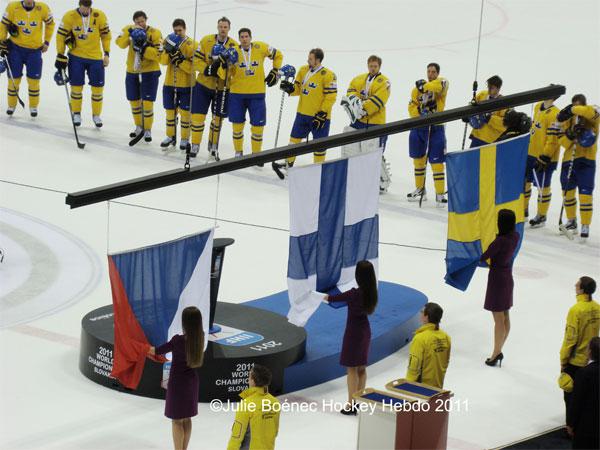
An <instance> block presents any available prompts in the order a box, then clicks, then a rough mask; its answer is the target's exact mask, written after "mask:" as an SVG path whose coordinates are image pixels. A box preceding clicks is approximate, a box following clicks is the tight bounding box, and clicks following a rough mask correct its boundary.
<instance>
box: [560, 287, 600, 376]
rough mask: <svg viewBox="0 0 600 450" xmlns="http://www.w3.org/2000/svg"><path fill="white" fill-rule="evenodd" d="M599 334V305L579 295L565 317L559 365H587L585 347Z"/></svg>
mask: <svg viewBox="0 0 600 450" xmlns="http://www.w3.org/2000/svg"><path fill="white" fill-rule="evenodd" d="M599 332H600V305H599V304H598V303H596V302H595V301H593V300H591V299H590V298H589V296H588V295H587V294H579V295H578V296H577V303H575V304H574V305H573V306H571V309H569V314H568V315H567V325H566V327H565V337H564V339H563V344H562V347H561V348H560V363H561V365H565V364H572V365H573V366H578V367H583V366H585V365H586V364H587V360H588V357H587V347H588V345H589V343H590V340H591V339H592V338H593V337H595V336H598V333H599Z"/></svg>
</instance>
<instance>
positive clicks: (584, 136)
mask: <svg viewBox="0 0 600 450" xmlns="http://www.w3.org/2000/svg"><path fill="white" fill-rule="evenodd" d="M595 142H596V134H595V133H594V132H593V131H592V130H590V129H589V128H584V129H583V130H581V131H580V132H579V133H577V143H578V144H579V145H581V146H582V147H586V148H587V147H591V146H592V145H594V143H595Z"/></svg>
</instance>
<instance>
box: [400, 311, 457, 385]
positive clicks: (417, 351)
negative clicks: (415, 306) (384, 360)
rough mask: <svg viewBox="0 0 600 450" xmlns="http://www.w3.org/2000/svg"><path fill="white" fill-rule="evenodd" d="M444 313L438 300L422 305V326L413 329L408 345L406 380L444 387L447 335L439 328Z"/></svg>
mask: <svg viewBox="0 0 600 450" xmlns="http://www.w3.org/2000/svg"><path fill="white" fill-rule="evenodd" d="M443 314H444V310H443V309H442V307H441V306H440V305H438V304H437V303H427V304H426V305H425V307H424V308H423V311H422V312H421V322H422V323H423V325H422V326H421V327H420V328H418V329H417V331H415V337H414V338H413V340H412V342H411V344H410V349H409V359H408V369H407V371H406V379H407V380H409V381H416V382H418V383H423V384H427V385H429V386H434V387H437V388H442V387H444V377H445V376H446V370H447V369H448V364H449V363H450V336H448V335H447V334H446V333H445V332H444V331H442V330H440V321H441V320H442V315H443Z"/></svg>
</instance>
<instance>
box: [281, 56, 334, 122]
mask: <svg viewBox="0 0 600 450" xmlns="http://www.w3.org/2000/svg"><path fill="white" fill-rule="evenodd" d="M290 95H294V96H295V95H299V96H300V101H299V102H298V113H300V114H304V115H306V116H314V115H315V114H317V113H318V112H319V111H325V112H326V113H327V118H328V119H331V108H332V107H333V104H334V103H335V99H336V97H337V77H336V76H335V73H333V72H332V71H331V70H329V69H327V68H325V67H323V66H319V67H316V68H314V69H311V68H310V67H309V66H308V65H306V66H302V67H300V70H299V71H298V73H297V74H296V79H295V80H294V92H292V93H291V94H290Z"/></svg>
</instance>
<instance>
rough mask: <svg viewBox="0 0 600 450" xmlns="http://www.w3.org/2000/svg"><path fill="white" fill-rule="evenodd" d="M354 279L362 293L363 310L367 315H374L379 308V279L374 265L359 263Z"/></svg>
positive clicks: (367, 262)
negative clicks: (377, 307)
mask: <svg viewBox="0 0 600 450" xmlns="http://www.w3.org/2000/svg"><path fill="white" fill-rule="evenodd" d="M354 277H355V278H356V282H357V283H358V287H359V288H360V291H361V296H362V301H363V308H364V309H365V310H366V311H367V314H373V311H375V307H376V306H377V278H376V277H375V269H374V268H373V264H371V263H370V262H369V261H359V262H358V264H356V272H355V274H354Z"/></svg>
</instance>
